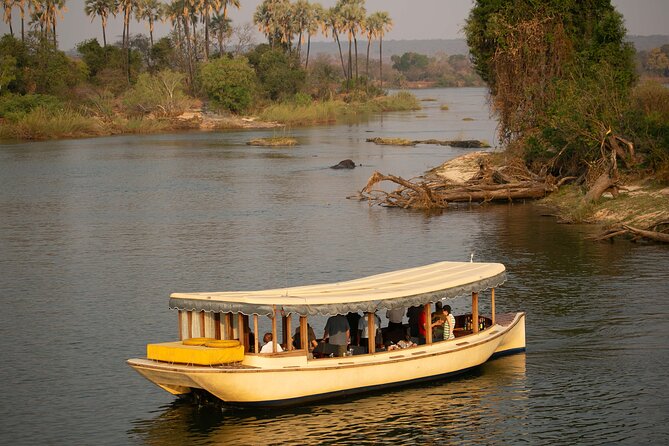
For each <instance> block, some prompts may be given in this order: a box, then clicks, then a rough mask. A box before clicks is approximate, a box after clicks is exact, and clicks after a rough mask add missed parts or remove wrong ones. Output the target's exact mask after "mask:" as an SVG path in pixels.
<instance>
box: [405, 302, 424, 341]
mask: <svg viewBox="0 0 669 446" xmlns="http://www.w3.org/2000/svg"><path fill="white" fill-rule="evenodd" d="M422 313H423V308H422V307H420V306H413V307H409V309H408V310H407V317H408V318H409V335H411V337H412V338H413V339H412V341H413V342H415V343H416V344H417V343H418V338H419V337H420V329H419V327H420V315H421V314H422Z"/></svg>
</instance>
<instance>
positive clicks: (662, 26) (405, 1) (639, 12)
mask: <svg viewBox="0 0 669 446" xmlns="http://www.w3.org/2000/svg"><path fill="white" fill-rule="evenodd" d="M260 2H261V0H241V9H240V10H232V11H231V12H230V18H231V19H232V20H233V24H234V25H239V24H243V23H246V22H252V16H253V12H254V11H255V9H256V7H257V6H258V4H259V3H260ZM335 2H336V0H321V1H320V3H321V4H322V5H323V6H326V7H330V6H332V5H334V4H335ZM612 3H613V5H614V6H615V7H616V8H617V9H618V11H620V12H621V13H622V14H623V16H624V17H625V24H626V26H627V30H628V33H629V34H633V35H642V36H647V35H653V34H664V35H669V0H613V1H612ZM472 4H473V1H472V0H367V1H366V7H367V13H368V14H369V13H371V12H374V11H387V12H388V13H389V14H390V17H391V18H392V19H393V22H394V27H393V29H392V30H391V31H390V32H389V33H388V34H386V37H385V38H386V39H387V40H404V39H457V38H462V37H463V34H462V32H461V30H462V27H463V25H464V22H465V19H466V18H467V15H468V13H469V10H470V8H471V6H472ZM83 5H84V0H66V6H67V11H65V12H64V14H63V18H62V19H61V20H60V21H59V22H58V23H57V28H56V32H57V33H58V41H59V47H60V49H62V50H69V49H71V48H73V47H74V46H75V45H76V44H77V43H79V42H81V41H83V40H86V39H90V38H93V37H97V39H98V41H99V42H100V43H102V27H101V25H100V20H99V18H95V20H94V21H93V23H91V19H90V17H87V16H86V14H84V6H83ZM18 15H19V14H18V10H15V12H14V16H15V19H14V32H15V34H17V35H19V34H20V24H19V21H18ZM168 28H169V25H167V24H159V25H157V27H156V32H155V36H156V38H160V37H163V36H164V35H166V34H167V32H168V31H169V29H168ZM122 30H123V26H122V21H121V20H120V19H111V20H110V23H109V24H108V25H107V40H108V41H109V42H115V41H117V40H121V33H122ZM8 32H9V26H8V25H7V24H6V23H4V22H3V23H0V35H1V34H5V33H8ZM130 32H131V33H133V34H135V33H143V34H146V35H148V27H147V26H146V25H145V24H144V23H137V22H136V21H133V22H132V23H131V24H130ZM256 40H257V43H261V42H262V41H264V37H263V36H262V35H260V34H258V36H257V38H256ZM316 40H323V38H322V37H319V38H317V39H316Z"/></svg>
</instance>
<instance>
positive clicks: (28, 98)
mask: <svg viewBox="0 0 669 446" xmlns="http://www.w3.org/2000/svg"><path fill="white" fill-rule="evenodd" d="M1 99H2V100H0V117H2V118H5V119H7V120H8V121H12V122H16V121H18V120H20V119H21V118H23V117H25V116H26V115H27V114H29V113H30V112H31V111H32V110H34V109H36V108H42V109H44V110H48V111H56V110H59V109H62V108H63V103H62V102H61V101H60V100H59V99H58V98H56V97H54V96H50V95H46V94H26V95H20V94H6V95H3V96H1Z"/></svg>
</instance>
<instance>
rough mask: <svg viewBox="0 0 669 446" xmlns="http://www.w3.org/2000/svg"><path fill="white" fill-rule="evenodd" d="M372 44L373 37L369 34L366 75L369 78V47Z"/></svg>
mask: <svg viewBox="0 0 669 446" xmlns="http://www.w3.org/2000/svg"><path fill="white" fill-rule="evenodd" d="M371 46H372V38H371V37H369V36H368V39H367V62H366V63H365V76H367V79H369V47H371Z"/></svg>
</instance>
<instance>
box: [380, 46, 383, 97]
mask: <svg viewBox="0 0 669 446" xmlns="http://www.w3.org/2000/svg"><path fill="white" fill-rule="evenodd" d="M379 80H380V81H381V88H383V36H380V37H379Z"/></svg>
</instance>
